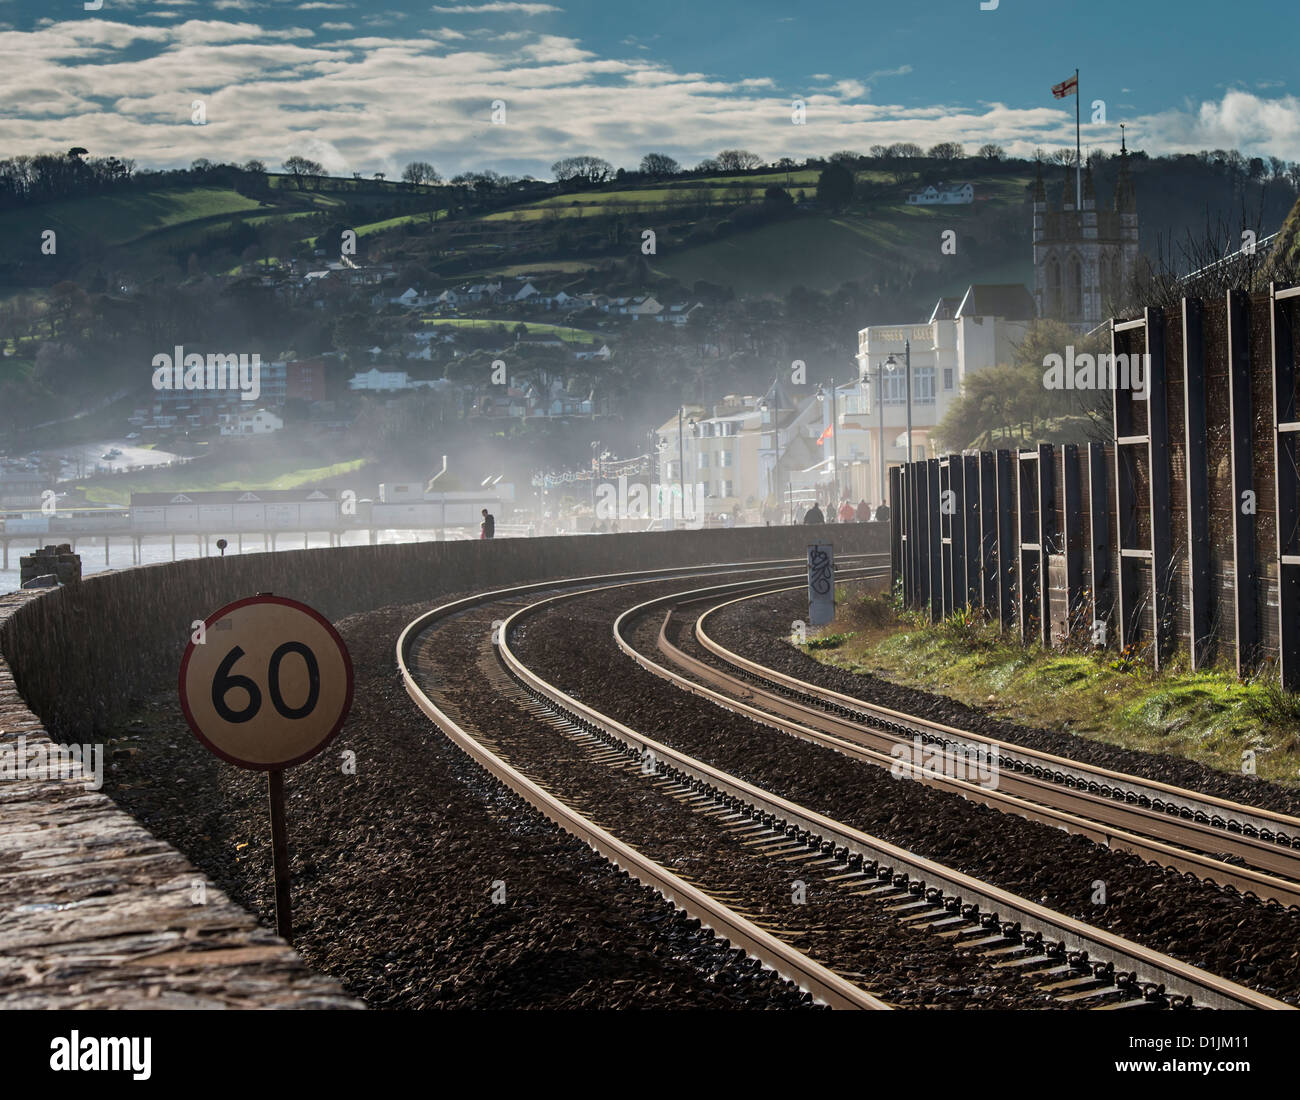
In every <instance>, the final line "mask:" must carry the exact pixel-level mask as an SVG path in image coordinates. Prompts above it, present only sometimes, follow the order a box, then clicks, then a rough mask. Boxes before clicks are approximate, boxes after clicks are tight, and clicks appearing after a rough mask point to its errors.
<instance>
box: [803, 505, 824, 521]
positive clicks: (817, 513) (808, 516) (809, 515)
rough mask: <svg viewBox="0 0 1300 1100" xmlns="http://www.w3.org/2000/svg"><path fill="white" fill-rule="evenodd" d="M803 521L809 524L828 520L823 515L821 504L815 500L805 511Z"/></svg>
mask: <svg viewBox="0 0 1300 1100" xmlns="http://www.w3.org/2000/svg"><path fill="white" fill-rule="evenodd" d="M803 521H804V523H808V524H812V523H825V522H826V517H825V516H824V515H822V510H821V506H820V505H818V504H817V502H816V501H814V502H813V506H812V507H811V508H809V509H808V511H807V512H805V513H804V517H803Z"/></svg>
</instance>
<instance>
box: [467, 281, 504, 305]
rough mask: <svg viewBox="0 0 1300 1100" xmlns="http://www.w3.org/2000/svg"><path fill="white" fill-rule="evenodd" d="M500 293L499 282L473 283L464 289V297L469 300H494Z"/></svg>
mask: <svg viewBox="0 0 1300 1100" xmlns="http://www.w3.org/2000/svg"><path fill="white" fill-rule="evenodd" d="M500 293H501V284H500V283H475V284H474V285H473V286H471V287H470V288H469V289H468V290H467V291H465V297H466V298H468V299H469V300H470V301H471V302H485V301H486V302H491V301H495V300H496V298H497V296H498V295H499V294H500Z"/></svg>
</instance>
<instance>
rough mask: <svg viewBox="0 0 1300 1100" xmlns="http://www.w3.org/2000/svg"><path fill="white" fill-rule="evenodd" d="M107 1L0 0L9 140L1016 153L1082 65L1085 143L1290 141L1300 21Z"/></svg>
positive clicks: (360, 162) (1272, 16) (361, 160)
mask: <svg viewBox="0 0 1300 1100" xmlns="http://www.w3.org/2000/svg"><path fill="white" fill-rule="evenodd" d="M92 2H93V0H92ZM989 2H991V0H989ZM99 3H100V4H101V5H102V6H101V7H100V9H99V10H97V11H86V10H84V8H83V0H76V2H68V0H59V2H58V3H56V4H54V5H51V4H49V3H48V2H39V3H37V2H34V0H0V155H7V154H12V153H17V152H33V151H38V150H45V149H61V148H66V147H68V146H70V145H74V144H79V145H84V146H86V147H87V148H89V149H90V150H91V152H92V153H104V154H107V153H114V154H117V155H120V156H133V157H135V158H136V159H137V161H138V162H139V163H141V164H142V165H151V166H175V165H183V164H187V163H189V161H191V160H193V159H194V158H196V157H200V156H205V157H208V158H210V159H213V160H243V159H247V158H249V157H258V158H261V159H263V160H265V161H267V162H268V163H269V164H271V165H273V166H274V165H277V164H278V163H279V162H280V161H281V160H283V158H284V157H285V156H287V155H289V154H290V153H305V154H307V155H311V156H314V157H316V158H317V159H321V160H323V161H324V162H325V163H326V165H327V167H329V168H330V169H331V170H333V171H337V172H346V171H364V172H366V173H370V172H374V171H387V172H394V171H397V170H400V168H401V166H402V165H403V164H405V163H406V162H408V161H410V160H413V159H424V160H430V161H432V162H433V163H434V164H435V166H436V167H437V168H438V169H439V170H440V171H442V172H443V173H444V175H449V174H453V173H455V172H458V171H463V170H466V169H471V168H479V167H491V168H496V169H497V170H499V171H507V172H513V173H521V172H528V173H531V174H534V175H538V176H544V175H546V174H547V171H548V168H549V165H550V164H551V162H552V161H553V160H555V159H556V158H557V157H559V156H562V155H568V154H576V153H590V154H594V155H598V156H603V157H606V158H607V159H609V160H610V161H612V162H613V163H614V164H616V165H623V166H627V167H633V166H635V164H636V163H637V161H638V160H639V159H640V156H641V154H642V153H644V152H647V151H649V150H652V149H653V150H661V151H664V152H667V153H670V154H671V155H673V156H676V157H677V158H678V159H680V160H682V161H683V162H684V163H687V164H689V163H693V162H695V161H697V160H698V159H700V158H701V157H703V156H706V155H709V154H711V153H715V152H716V151H717V150H719V149H722V148H728V147H743V148H748V149H751V150H752V151H754V152H756V153H758V154H759V155H760V156H762V157H764V158H765V159H775V158H777V157H780V156H782V155H790V156H795V157H802V156H806V155H809V154H815V153H828V152H832V151H834V150H836V149H855V150H860V151H866V149H867V148H868V147H869V146H870V145H872V144H875V143H883V144H888V143H890V142H894V141H914V142H917V143H918V144H921V145H923V146H929V145H932V144H934V143H936V142H938V141H960V142H962V143H963V144H964V145H965V146H966V147H967V149H968V151H971V152H973V151H974V149H975V148H976V147H977V146H978V145H980V144H982V143H984V142H986V141H994V142H998V143H1000V144H1002V145H1004V146H1005V147H1007V148H1008V149H1010V150H1011V151H1013V152H1017V153H1021V154H1026V155H1027V154H1029V153H1031V152H1032V151H1033V150H1034V149H1035V148H1038V147H1043V148H1047V149H1052V148H1056V147H1059V146H1063V145H1068V144H1072V143H1073V137H1074V102H1073V100H1064V101H1056V100H1054V99H1053V98H1052V96H1051V93H1050V87H1051V85H1052V84H1053V83H1055V82H1057V81H1059V80H1062V79H1064V78H1066V77H1067V76H1069V75H1070V74H1071V73H1072V72H1073V71H1074V69H1075V67H1076V66H1077V67H1078V68H1079V69H1080V70H1081V73H1082V90H1083V105H1084V122H1085V126H1084V144H1085V145H1086V146H1089V147H1099V148H1115V147H1117V145H1118V138H1119V130H1118V123H1119V122H1121V121H1123V122H1125V123H1126V124H1127V127H1128V133H1129V135H1130V139H1131V142H1132V143H1133V144H1134V145H1137V146H1140V147H1143V148H1146V149H1148V150H1149V151H1151V152H1168V151H1174V150H1189V151H1195V150H1198V149H1201V148H1216V147H1233V146H1235V147H1238V148H1240V149H1242V151H1243V152H1246V153H1248V154H1262V155H1273V156H1278V157H1282V158H1284V159H1286V160H1300V100H1298V99H1297V94H1298V93H1297V89H1296V76H1297V71H1296V70H1297V65H1296V61H1295V57H1296V43H1297V35H1296V33H1295V30H1294V27H1295V26H1296V24H1297V22H1298V21H1297V18H1296V16H1295V13H1294V8H1293V6H1292V5H1287V4H1283V3H1281V2H1276V0H1242V2H1236V3H1232V4H1223V3H1221V2H1216V3H1210V2H1204V0H1202V2H1184V3H1174V2H1172V0H1161V2H1151V0H1146V2H1140V3H1139V2H1134V0H1127V2H1123V3H1121V2H1118V0H1090V2H1088V3H1068V2H1063V0H998V3H997V7H996V9H995V10H991V11H982V10H980V0H940V2H937V3H930V4H918V5H908V4H900V3H897V2H891V3H882V2H879V0H857V2H854V3H848V2H843V0H841V2H838V3H820V2H805V3H793V2H788V0H787V2H783V3H776V2H771V0H761V2H753V0H750V2H745V3H742V2H735V0H703V2H702V0H693V2H692V0H659V2H657V3H625V2H616V0H604V2H601V3H585V2H584V3H571V2H565V0H555V2H554V3H550V2H540V0H539V2H514V0H436V2H429V0H425V2H423V3H415V2H405V3H400V4H395V5H394V4H384V5H375V4H362V3H353V2H350V0H99ZM796 97H797V98H801V99H803V100H804V101H805V102H806V104H807V114H806V122H805V124H804V125H801V126H796V125H793V124H792V122H791V116H790V108H791V101H792V100H793V99H794V98H796ZM1097 99H1100V100H1103V101H1104V103H1105V111H1106V121H1105V122H1104V123H1092V122H1091V121H1090V114H1091V104H1092V101H1093V100H1097ZM195 100H201V101H202V102H203V104H204V111H205V114H206V119H207V121H206V123H205V125H202V126H195V125H193V124H192V122H191V117H192V105H193V103H194V101H195ZM494 100H501V101H503V102H504V103H505V105H506V116H505V123H504V125H493V124H492V122H491V119H490V112H491V103H492V102H493V101H494Z"/></svg>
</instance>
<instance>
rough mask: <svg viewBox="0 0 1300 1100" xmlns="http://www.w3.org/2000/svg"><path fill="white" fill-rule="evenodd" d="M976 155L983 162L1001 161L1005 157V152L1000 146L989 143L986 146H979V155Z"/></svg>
mask: <svg viewBox="0 0 1300 1100" xmlns="http://www.w3.org/2000/svg"><path fill="white" fill-rule="evenodd" d="M976 155H977V156H980V157H982V158H983V159H984V160H1001V159H1002V158H1003V157H1005V156H1006V155H1007V151H1006V150H1005V149H1003V148H1002V146H1001V145H994V144H993V142H989V143H988V144H987V145H981V146H980V149H979V153H977V154H976Z"/></svg>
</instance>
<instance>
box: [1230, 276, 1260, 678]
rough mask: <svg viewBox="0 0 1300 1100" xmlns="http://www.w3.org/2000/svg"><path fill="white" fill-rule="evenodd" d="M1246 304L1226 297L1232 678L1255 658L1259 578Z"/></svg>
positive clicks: (1234, 295)
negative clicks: (1249, 505)
mask: <svg viewBox="0 0 1300 1100" xmlns="http://www.w3.org/2000/svg"><path fill="white" fill-rule="evenodd" d="M1248 305H1249V298H1248V297H1247V296H1246V295H1245V294H1243V293H1241V292H1240V291H1236V290H1229V291H1228V296H1227V313H1228V316H1227V328H1228V438H1229V441H1230V446H1231V451H1232V588H1233V592H1232V595H1233V609H1234V611H1235V615H1234V623H1233V626H1234V633H1235V643H1236V658H1237V675H1238V676H1242V677H1244V676H1247V675H1249V674H1250V672H1251V671H1252V669H1253V668H1254V666H1255V661H1256V660H1257V658H1258V652H1259V589H1258V583H1259V578H1258V575H1257V572H1256V569H1257V565H1256V561H1255V517H1254V511H1253V509H1252V510H1251V511H1250V512H1247V511H1246V510H1245V504H1246V501H1247V500H1248V499H1249V500H1253V499H1254V496H1255V470H1254V453H1255V451H1254V445H1253V443H1252V441H1251V435H1250V430H1251V424H1252V414H1251V397H1250V374H1251V371H1250V313H1249V310H1248Z"/></svg>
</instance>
